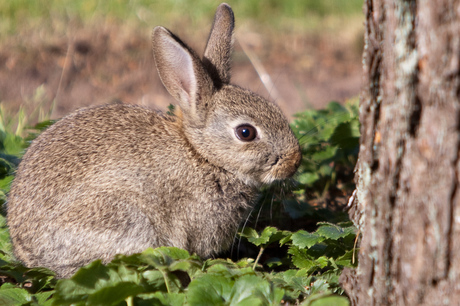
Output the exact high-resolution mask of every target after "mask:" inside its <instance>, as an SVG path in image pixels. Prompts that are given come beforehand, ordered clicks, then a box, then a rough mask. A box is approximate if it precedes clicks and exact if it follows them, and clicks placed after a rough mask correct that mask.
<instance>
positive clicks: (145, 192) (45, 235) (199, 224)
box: [8, 104, 255, 276]
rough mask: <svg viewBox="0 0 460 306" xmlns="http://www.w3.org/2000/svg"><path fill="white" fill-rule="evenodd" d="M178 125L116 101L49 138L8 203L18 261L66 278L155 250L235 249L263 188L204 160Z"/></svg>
mask: <svg viewBox="0 0 460 306" xmlns="http://www.w3.org/2000/svg"><path fill="white" fill-rule="evenodd" d="M180 125H181V123H180V118H177V117H173V116H161V115H159V114H157V113H156V112H154V111H150V110H147V109H144V108H142V107H138V106H131V105H124V104H112V105H107V106H102V107H93V108H88V109H84V110H81V111H78V112H76V113H74V114H72V115H70V116H68V117H65V118H63V119H62V120H60V121H59V122H57V123H56V124H54V125H53V126H51V127H50V128H49V129H48V130H46V131H45V132H44V133H42V135H40V136H39V138H37V139H36V140H35V141H34V142H33V143H32V145H31V146H30V148H29V149H28V151H27V153H26V154H25V156H24V158H23V161H22V162H21V164H20V167H19V168H18V172H17V176H16V179H15V182H14V184H13V186H12V189H11V193H10V197H9V202H8V224H9V226H10V232H11V237H12V240H13V243H14V245H15V254H16V255H17V257H18V258H19V259H21V260H22V261H24V262H25V263H26V264H27V265H29V266H36V265H40V266H46V267H49V268H51V269H54V270H56V271H58V273H60V275H61V276H66V275H68V274H69V273H71V272H73V270H75V269H76V268H77V267H78V266H81V265H82V264H84V263H87V262H90V261H91V260H94V259H97V258H102V259H103V260H106V261H107V260H109V259H111V258H112V257H113V256H114V255H115V254H118V253H123V254H130V253H134V252H141V251H143V250H144V249H145V248H147V247H156V246H161V245H169V246H177V247H182V248H186V249H188V250H190V251H192V252H197V253H198V254H199V255H201V256H209V255H210V254H212V253H215V252H217V251H218V250H220V249H222V247H223V246H225V245H227V246H228V244H229V243H230V242H231V241H230V239H229V237H231V235H233V234H234V231H235V230H236V226H237V224H238V222H239V220H240V219H241V218H242V216H243V214H244V211H245V209H246V208H247V203H249V202H248V200H249V201H252V200H253V197H254V196H255V191H254V190H252V189H251V188H248V187H247V186H244V185H242V184H241V183H238V182H237V181H235V180H234V179H232V178H231V177H230V176H227V175H226V174H225V173H220V172H218V171H217V172H216V171H215V169H213V167H212V166H211V165H209V164H207V163H206V162H205V161H204V160H201V159H200V158H199V156H197V155H196V154H197V153H196V152H194V150H193V148H192V147H190V146H189V145H188V144H187V141H186V140H185V136H184V135H183V134H182V131H181V128H180ZM230 201H231V202H232V203H236V204H235V205H228V203H230ZM63 265H68V266H70V267H71V268H63ZM62 271H64V272H62Z"/></svg>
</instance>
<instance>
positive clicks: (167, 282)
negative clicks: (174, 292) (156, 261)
mask: <svg viewBox="0 0 460 306" xmlns="http://www.w3.org/2000/svg"><path fill="white" fill-rule="evenodd" d="M159 270H160V272H161V274H162V275H163V278H164V280H165V285H166V290H168V293H171V289H170V288H169V281H168V276H167V275H166V273H165V271H163V270H162V269H159Z"/></svg>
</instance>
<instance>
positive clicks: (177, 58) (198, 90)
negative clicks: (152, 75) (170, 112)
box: [152, 27, 213, 116]
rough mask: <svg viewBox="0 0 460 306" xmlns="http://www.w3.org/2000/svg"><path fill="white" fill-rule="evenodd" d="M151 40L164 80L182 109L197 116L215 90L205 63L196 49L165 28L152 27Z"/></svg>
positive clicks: (156, 62)
mask: <svg viewBox="0 0 460 306" xmlns="http://www.w3.org/2000/svg"><path fill="white" fill-rule="evenodd" d="M152 40H153V55H154V58H155V64H156V66H157V69H158V73H159V75H160V78H161V81H162V82H163V84H164V86H165V87H166V89H167V90H168V91H169V93H170V94H171V95H172V96H173V97H174V98H175V99H176V100H178V101H179V105H180V106H181V108H182V110H184V111H185V112H187V113H189V114H190V115H192V116H193V115H195V114H196V113H197V106H199V105H200V102H201V101H203V100H205V99H207V98H208V97H210V96H211V95H212V91H213V82H212V80H211V79H210V77H209V75H208V73H207V72H206V70H205V68H204V67H203V64H202V62H201V61H200V59H199V58H198V56H197V55H196V54H195V52H193V50H191V49H190V48H189V47H188V46H187V45H185V44H184V43H183V42H182V41H181V40H180V39H179V38H178V37H176V36H175V35H174V34H172V33H171V32H170V31H168V30H167V29H165V28H163V27H156V28H155V29H154V30H153V34H152ZM198 108H199V107H198Z"/></svg>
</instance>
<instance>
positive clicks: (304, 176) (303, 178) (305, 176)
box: [297, 172, 319, 185]
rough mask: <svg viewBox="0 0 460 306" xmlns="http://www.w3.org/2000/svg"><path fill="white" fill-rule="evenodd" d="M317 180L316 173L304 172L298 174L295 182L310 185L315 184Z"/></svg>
mask: <svg viewBox="0 0 460 306" xmlns="http://www.w3.org/2000/svg"><path fill="white" fill-rule="evenodd" d="M318 179H319V175H318V173H316V172H304V173H301V174H299V176H298V177H297V180H298V181H299V183H301V184H306V185H310V184H313V183H314V182H316V181H317V180H318Z"/></svg>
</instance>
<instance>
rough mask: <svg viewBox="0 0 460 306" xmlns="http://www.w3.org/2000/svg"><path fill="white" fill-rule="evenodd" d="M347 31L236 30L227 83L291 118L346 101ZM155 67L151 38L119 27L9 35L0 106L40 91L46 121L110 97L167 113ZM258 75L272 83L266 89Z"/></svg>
mask: <svg viewBox="0 0 460 306" xmlns="http://www.w3.org/2000/svg"><path fill="white" fill-rule="evenodd" d="M120 27H121V28H120ZM200 34H201V33H200ZM346 34H347V35H345V34H344V33H337V32H335V33H327V34H325V33H310V34H303V35H299V34H285V35H268V36H265V35H263V34H260V33H257V32H251V31H244V30H242V31H239V32H237V34H236V43H235V52H234V58H233V69H232V74H233V77H232V81H233V83H235V84H238V85H240V86H242V87H245V88H249V89H251V90H253V91H255V92H257V93H259V94H261V95H262V96H264V97H267V98H269V99H272V100H276V102H277V103H278V104H279V105H280V106H281V108H282V109H283V110H284V111H285V113H286V114H287V115H289V116H292V115H293V114H295V113H296V112H299V111H302V110H304V109H305V108H307V107H314V108H321V107H323V106H324V105H325V104H326V103H328V102H330V101H333V100H334V101H339V102H344V101H345V100H346V99H348V98H350V97H353V96H356V95H358V94H359V91H360V87H361V75H362V68H361V66H362V65H361V52H362V46H361V44H360V42H361V41H362V39H361V37H362V32H361V30H360V29H358V30H357V31H354V32H353V33H346ZM179 36H181V35H180V33H179ZM205 40H206V36H203V37H194V38H193V39H192V41H202V42H201V43H200V44H198V45H194V44H193V43H191V46H192V47H193V48H195V50H197V51H199V53H200V51H201V52H202V50H203V47H204V44H205ZM186 41H187V42H190V39H188V40H187V39H186ZM154 67H155V64H154V62H153V58H152V53H151V46H150V37H149V36H146V35H144V33H139V32H136V31H132V30H128V31H123V30H122V26H118V27H103V26H101V27H100V28H98V29H89V28H82V29H80V30H77V31H74V33H73V34H72V35H67V36H58V35H55V36H51V37H49V36H47V37H46V38H45V39H43V38H40V37H16V38H11V39H9V40H6V41H4V43H2V44H0V101H2V104H3V105H5V106H6V107H7V108H11V109H13V110H14V109H17V108H18V107H19V105H27V107H29V108H34V107H36V106H33V105H31V104H33V103H32V102H34V100H37V97H35V98H34V93H35V92H36V90H37V88H39V87H40V86H43V89H44V91H45V98H44V99H42V100H44V102H43V101H42V102H43V103H44V105H41V106H40V107H42V108H44V109H45V110H46V109H49V108H51V107H53V108H52V118H59V117H62V116H64V115H65V114H67V113H69V112H71V111H72V110H75V109H77V108H80V107H84V106H88V105H93V104H103V103H107V102H110V101H112V100H122V101H124V102H126V103H132V104H141V105H147V106H150V107H155V108H159V109H165V108H166V107H167V106H168V105H169V104H170V103H174V101H173V99H172V98H171V97H170V96H169V94H168V93H167V91H166V90H165V89H164V87H163V86H162V84H161V82H160V80H159V77H158V74H157V72H156V69H155V68H154ZM255 67H257V69H258V71H257V70H256V68H255ZM259 74H265V75H266V76H267V75H268V76H269V77H270V79H271V82H272V83H271V84H270V83H267V82H266V83H265V85H264V83H262V82H261V78H260V77H259ZM265 86H266V87H267V88H268V89H267V88H266V87H265ZM31 101H32V102H31ZM52 101H55V104H54V106H52ZM35 102H37V101H35Z"/></svg>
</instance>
